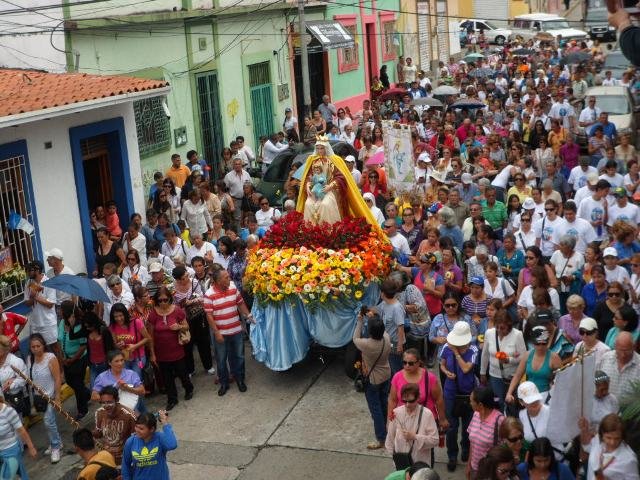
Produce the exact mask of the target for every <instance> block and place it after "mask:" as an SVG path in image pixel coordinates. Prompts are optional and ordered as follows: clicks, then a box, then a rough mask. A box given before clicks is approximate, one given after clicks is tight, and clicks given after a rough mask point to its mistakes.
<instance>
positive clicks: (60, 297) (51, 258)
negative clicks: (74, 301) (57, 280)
mask: <svg viewBox="0 0 640 480" xmlns="http://www.w3.org/2000/svg"><path fill="white" fill-rule="evenodd" d="M44 258H46V259H47V264H48V265H49V266H50V267H51V268H50V269H49V270H47V272H46V273H45V275H46V277H47V278H53V277H57V276H58V275H75V273H74V271H73V270H71V269H70V268H69V267H67V266H66V265H65V264H64V254H63V253H62V250H60V249H59V248H52V249H51V250H50V251H48V252H45V254H44ZM65 300H71V294H69V293H67V292H63V291H62V290H56V311H57V314H58V318H62V316H61V314H60V311H59V309H60V304H61V303H62V302H64V301H65Z"/></svg>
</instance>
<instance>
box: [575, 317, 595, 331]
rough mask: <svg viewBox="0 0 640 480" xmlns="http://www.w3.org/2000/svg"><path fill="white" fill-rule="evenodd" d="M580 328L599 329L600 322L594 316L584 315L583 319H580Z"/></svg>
mask: <svg viewBox="0 0 640 480" xmlns="http://www.w3.org/2000/svg"><path fill="white" fill-rule="evenodd" d="M579 328H584V329H585V330H589V331H591V330H597V329H598V322H596V321H595V320H594V319H593V318H591V317H584V318H583V319H582V320H580V327H579Z"/></svg>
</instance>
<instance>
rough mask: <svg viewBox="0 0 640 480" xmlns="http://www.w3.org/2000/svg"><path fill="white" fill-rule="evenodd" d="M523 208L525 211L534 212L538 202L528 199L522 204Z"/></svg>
mask: <svg viewBox="0 0 640 480" xmlns="http://www.w3.org/2000/svg"><path fill="white" fill-rule="evenodd" d="M522 208H524V209H525V210H533V209H534V208H536V202H534V201H533V198H531V197H527V198H525V200H524V202H523V203H522Z"/></svg>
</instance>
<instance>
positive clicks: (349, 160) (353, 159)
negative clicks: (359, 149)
mask: <svg viewBox="0 0 640 480" xmlns="http://www.w3.org/2000/svg"><path fill="white" fill-rule="evenodd" d="M344 161H345V162H347V163H355V162H356V157H354V156H353V155H347V156H346V157H344Z"/></svg>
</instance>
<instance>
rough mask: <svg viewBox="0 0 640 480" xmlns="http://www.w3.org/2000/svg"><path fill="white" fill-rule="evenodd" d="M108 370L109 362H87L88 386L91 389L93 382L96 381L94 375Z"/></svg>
mask: <svg viewBox="0 0 640 480" xmlns="http://www.w3.org/2000/svg"><path fill="white" fill-rule="evenodd" d="M107 370H109V364H108V363H107V362H102V363H89V377H90V378H91V385H90V387H91V388H92V389H93V384H94V383H96V377H97V376H98V375H100V374H101V373H102V372H106V371H107Z"/></svg>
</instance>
